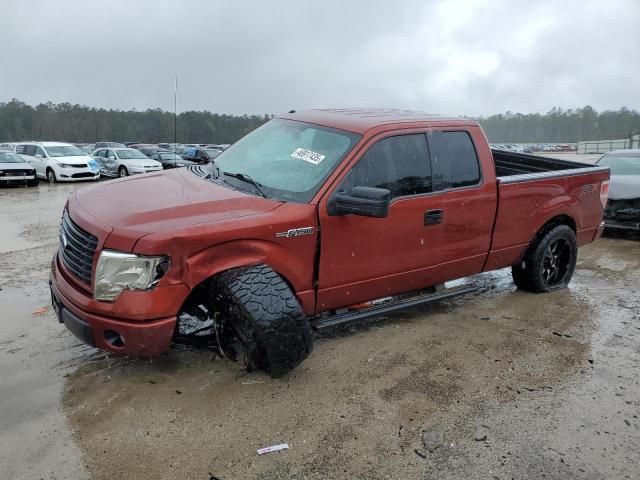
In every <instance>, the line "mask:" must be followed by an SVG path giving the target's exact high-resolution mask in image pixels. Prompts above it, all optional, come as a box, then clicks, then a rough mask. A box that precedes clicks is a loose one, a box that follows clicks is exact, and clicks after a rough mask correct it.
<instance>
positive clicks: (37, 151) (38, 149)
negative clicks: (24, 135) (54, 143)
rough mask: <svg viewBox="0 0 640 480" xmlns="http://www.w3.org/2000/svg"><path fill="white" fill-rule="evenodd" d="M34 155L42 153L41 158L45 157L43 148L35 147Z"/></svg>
mask: <svg viewBox="0 0 640 480" xmlns="http://www.w3.org/2000/svg"><path fill="white" fill-rule="evenodd" d="M35 155H42V158H47V154H46V153H44V149H43V148H42V147H36V153H35Z"/></svg>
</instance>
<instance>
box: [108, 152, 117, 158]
mask: <svg viewBox="0 0 640 480" xmlns="http://www.w3.org/2000/svg"><path fill="white" fill-rule="evenodd" d="M109 157H113V158H117V157H116V154H115V152H114V151H113V150H107V158H109Z"/></svg>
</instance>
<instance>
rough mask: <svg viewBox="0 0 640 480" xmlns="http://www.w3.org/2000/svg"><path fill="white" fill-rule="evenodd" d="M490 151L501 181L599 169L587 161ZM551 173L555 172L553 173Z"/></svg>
mask: <svg viewBox="0 0 640 480" xmlns="http://www.w3.org/2000/svg"><path fill="white" fill-rule="evenodd" d="M491 153H492V154H493V162H494V164H495V166H496V176H497V177H498V179H499V180H500V181H501V182H503V183H504V182H505V181H507V182H509V183H512V182H513V181H517V180H519V179H518V178H511V177H514V176H517V177H521V176H524V175H526V177H525V179H530V178H532V177H531V176H532V175H535V176H536V178H539V177H551V176H563V175H571V174H579V173H583V172H582V170H584V169H591V171H597V170H599V169H601V167H597V166H595V165H591V164H588V163H580V162H572V161H568V160H559V159H557V158H549V157H541V156H538V155H529V154H526V153H517V152H509V151H506V150H494V149H492V150H491ZM559 172H562V173H559ZM553 173H555V175H554V174H553ZM540 174H544V175H540Z"/></svg>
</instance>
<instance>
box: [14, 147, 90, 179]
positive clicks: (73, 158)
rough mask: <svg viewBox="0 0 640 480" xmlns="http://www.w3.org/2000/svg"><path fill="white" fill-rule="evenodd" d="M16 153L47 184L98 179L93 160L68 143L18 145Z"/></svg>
mask: <svg viewBox="0 0 640 480" xmlns="http://www.w3.org/2000/svg"><path fill="white" fill-rule="evenodd" d="M16 153H17V154H20V155H22V157H23V158H24V159H25V160H26V161H27V162H29V163H30V164H31V165H32V166H33V167H34V168H35V169H36V175H37V176H38V177H39V178H43V179H46V180H47V181H48V182H49V183H56V182H75V181H80V180H97V179H98V178H100V172H99V168H98V164H97V163H96V162H95V160H93V159H92V158H91V157H90V156H89V155H87V154H86V153H85V152H83V151H82V150H80V149H79V148H78V147H76V146H75V145H72V144H70V143H60V142H25V143H18V144H17V145H16Z"/></svg>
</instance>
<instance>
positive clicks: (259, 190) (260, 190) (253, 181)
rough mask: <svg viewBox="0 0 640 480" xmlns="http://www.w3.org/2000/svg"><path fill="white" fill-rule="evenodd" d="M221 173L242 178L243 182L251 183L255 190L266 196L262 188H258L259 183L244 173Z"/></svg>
mask: <svg viewBox="0 0 640 480" xmlns="http://www.w3.org/2000/svg"><path fill="white" fill-rule="evenodd" d="M222 174H223V175H226V176H227V177H233V178H237V179H238V180H242V181H243V182H247V183H250V184H251V185H253V188H255V189H256V192H258V193H259V194H260V196H261V197H264V198H267V195H266V194H265V193H264V192H263V191H262V188H260V184H259V183H258V182H256V181H255V180H254V179H253V178H251V177H250V176H249V175H247V174H246V173H230V172H222Z"/></svg>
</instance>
